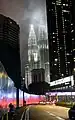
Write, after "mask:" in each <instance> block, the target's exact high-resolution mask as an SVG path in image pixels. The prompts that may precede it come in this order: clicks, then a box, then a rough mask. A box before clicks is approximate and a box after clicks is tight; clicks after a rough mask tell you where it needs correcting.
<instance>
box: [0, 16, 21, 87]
mask: <svg viewBox="0 0 75 120" xmlns="http://www.w3.org/2000/svg"><path fill="white" fill-rule="evenodd" d="M19 33H20V28H19V25H18V24H17V23H16V22H15V21H14V20H12V19H11V18H9V17H6V16H3V15H2V14H0V61H1V63H2V64H3V66H4V68H5V70H6V72H7V74H8V76H9V77H10V78H11V79H12V80H13V81H14V83H15V86H16V87H21V68H20V47H19Z"/></svg>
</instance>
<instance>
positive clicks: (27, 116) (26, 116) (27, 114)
mask: <svg viewBox="0 0 75 120" xmlns="http://www.w3.org/2000/svg"><path fill="white" fill-rule="evenodd" d="M25 120H29V108H28V109H27V110H26V113H25Z"/></svg>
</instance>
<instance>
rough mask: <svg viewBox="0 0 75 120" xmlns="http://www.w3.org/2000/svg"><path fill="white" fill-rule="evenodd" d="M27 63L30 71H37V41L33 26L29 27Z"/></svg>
mask: <svg viewBox="0 0 75 120" xmlns="http://www.w3.org/2000/svg"><path fill="white" fill-rule="evenodd" d="M28 63H29V67H30V70H33V69H37V68H38V67H39V66H38V65H39V57H38V46H37V39H36V35H35V31H34V26H33V25H32V24H31V25H30V32H29V39H28Z"/></svg>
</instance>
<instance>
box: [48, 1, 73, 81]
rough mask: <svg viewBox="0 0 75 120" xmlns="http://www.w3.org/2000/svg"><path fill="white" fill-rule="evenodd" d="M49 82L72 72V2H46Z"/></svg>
mask: <svg viewBox="0 0 75 120" xmlns="http://www.w3.org/2000/svg"><path fill="white" fill-rule="evenodd" d="M46 3H47V22H48V37H49V55H50V73H51V74H50V78H51V81H54V80H57V79H60V78H62V77H67V76H69V75H71V74H72V72H73V63H74V62H73V57H74V56H73V54H72V53H73V45H74V44H75V37H74V27H73V26H74V23H73V14H72V11H73V10H72V7H73V6H72V0H46Z"/></svg>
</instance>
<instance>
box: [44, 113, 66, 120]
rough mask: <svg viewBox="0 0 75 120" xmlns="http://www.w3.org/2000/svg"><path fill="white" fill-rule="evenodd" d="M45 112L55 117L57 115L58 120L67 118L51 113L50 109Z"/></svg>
mask: <svg viewBox="0 0 75 120" xmlns="http://www.w3.org/2000/svg"><path fill="white" fill-rule="evenodd" d="M45 112H46V113H48V114H49V115H51V116H53V117H56V118H57V119H58V120H65V119H63V118H61V117H59V116H56V115H55V114H53V113H50V112H49V111H45Z"/></svg>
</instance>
